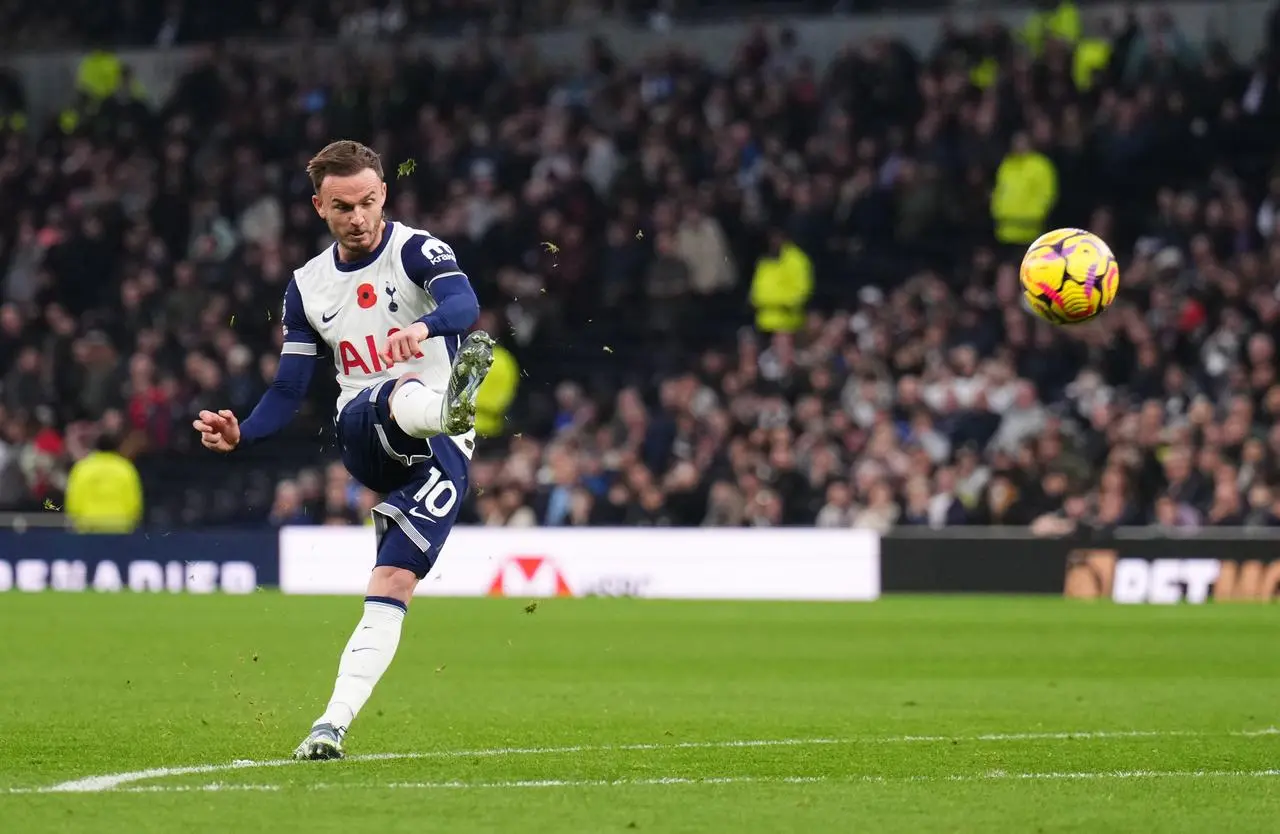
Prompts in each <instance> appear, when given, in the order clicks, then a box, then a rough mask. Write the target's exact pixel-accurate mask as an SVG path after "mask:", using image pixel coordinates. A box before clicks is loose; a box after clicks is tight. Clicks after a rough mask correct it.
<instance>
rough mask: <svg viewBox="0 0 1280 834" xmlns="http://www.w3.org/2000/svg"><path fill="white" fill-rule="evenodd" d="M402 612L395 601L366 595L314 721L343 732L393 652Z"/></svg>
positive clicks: (402, 615)
mask: <svg viewBox="0 0 1280 834" xmlns="http://www.w3.org/2000/svg"><path fill="white" fill-rule="evenodd" d="M404 614H405V608H404V606H403V605H401V604H400V603H399V602H397V601H396V600H393V599H388V598H385V597H365V601H364V616H363V617H361V618H360V622H359V623H358V624H356V630H355V631H354V632H353V633H352V634H351V639H350V640H349V641H347V647H346V648H345V649H344V650H343V651H342V659H341V660H339V661H338V680H337V681H336V682H335V683H334V685H333V697H331V698H330V699H329V706H328V707H327V708H326V709H325V711H324V715H322V716H320V718H319V719H318V720H317V721H316V723H317V724H332V725H333V726H334V727H335V728H336V729H337V730H338V732H339V734H344V733H346V731H347V728H348V727H349V726H351V722H352V721H354V720H355V717H356V716H357V715H358V714H359V713H360V709H361V708H362V707H363V706H364V704H365V701H368V700H369V696H370V695H372V694H373V687H374V686H375V685H377V683H378V679H379V678H381V677H382V674H383V672H386V671H387V667H388V666H390V665H391V658H393V657H395V655H396V646H398V645H400V626H401V625H402V624H403V623H404Z"/></svg>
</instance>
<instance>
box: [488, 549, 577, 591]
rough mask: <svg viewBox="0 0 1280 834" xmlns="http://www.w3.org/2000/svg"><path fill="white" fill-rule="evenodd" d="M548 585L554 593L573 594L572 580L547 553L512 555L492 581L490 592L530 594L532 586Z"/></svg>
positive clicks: (536, 587)
mask: <svg viewBox="0 0 1280 834" xmlns="http://www.w3.org/2000/svg"><path fill="white" fill-rule="evenodd" d="M538 588H548V589H549V590H551V593H552V595H554V596H558V597H571V596H573V591H571V590H569V583H567V582H565V580H564V575H563V574H561V573H560V569H559V568H557V567H556V563H555V562H553V561H551V560H550V559H548V558H547V557H545V556H512V557H511V558H510V559H507V560H506V561H505V562H503V563H502V565H501V567H499V568H498V573H497V575H496V576H494V577H493V582H492V583H491V584H490V585H489V596H491V597H504V596H528V595H529V592H530V590H531V589H538Z"/></svg>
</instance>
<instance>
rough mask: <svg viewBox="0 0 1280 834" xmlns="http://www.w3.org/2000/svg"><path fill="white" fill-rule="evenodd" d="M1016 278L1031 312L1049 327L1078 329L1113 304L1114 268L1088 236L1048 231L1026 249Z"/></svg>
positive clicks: (1094, 239)
mask: <svg viewBox="0 0 1280 834" xmlns="http://www.w3.org/2000/svg"><path fill="white" fill-rule="evenodd" d="M1019 278H1020V279H1021V280H1022V297H1023V300H1024V301H1025V302H1026V305H1027V308H1028V309H1029V310H1031V312H1033V313H1035V314H1036V315H1037V316H1039V317H1040V318H1042V319H1044V320H1045V321H1047V322H1050V323H1052V324H1080V323H1081V322H1086V321H1089V320H1090V319H1092V318H1094V317H1095V316H1097V315H1098V314H1099V313H1101V312H1102V311H1103V310H1105V309H1107V308H1108V307H1110V306H1111V302H1113V301H1115V300H1116V290H1117V289H1119V287H1120V267H1119V265H1118V264H1116V257H1115V255H1113V254H1111V247H1109V246H1107V244H1106V243H1105V242H1104V241H1103V240H1102V238H1100V237H1098V236H1097V235H1095V234H1093V233H1092V232H1086V231H1085V230H1084V229H1054V230H1053V231H1052V232H1047V233H1045V234H1043V235H1041V236H1040V237H1038V238H1036V242H1035V243H1033V244H1031V247H1030V248H1029V249H1027V254H1026V255H1024V256H1023V258H1022V269H1021V270H1020V271H1019Z"/></svg>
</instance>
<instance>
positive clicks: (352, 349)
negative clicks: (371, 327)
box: [338, 327, 424, 376]
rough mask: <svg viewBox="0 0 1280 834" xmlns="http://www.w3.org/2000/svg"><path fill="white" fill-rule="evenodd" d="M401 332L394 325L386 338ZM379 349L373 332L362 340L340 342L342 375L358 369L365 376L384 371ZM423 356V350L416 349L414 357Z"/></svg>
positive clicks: (339, 357) (339, 356) (348, 374)
mask: <svg viewBox="0 0 1280 834" xmlns="http://www.w3.org/2000/svg"><path fill="white" fill-rule="evenodd" d="M399 332H400V328H398V327H393V328H391V329H390V330H388V331H387V336H386V338H388V339H390V338H391V337H392V336H394V335H396V334H397V333H399ZM378 351H379V348H378V342H377V340H376V339H375V338H374V337H373V334H372V333H370V334H369V335H367V336H365V337H364V340H363V341H360V342H349V341H347V340H346V339H343V340H342V341H340V342H338V361H339V362H340V363H341V364H342V375H343V376H351V374H352V373H354V372H356V371H358V372H360V373H362V374H364V375H365V376H369V375H371V374H377V373H382V372H383V371H384V370H386V368H385V367H384V366H383V364H382V359H381V357H379V356H378ZM423 356H424V354H423V353H422V351H421V350H416V349H415V350H414V352H413V358H414V359H421V358H422V357H423Z"/></svg>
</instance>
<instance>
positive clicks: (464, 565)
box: [280, 527, 880, 601]
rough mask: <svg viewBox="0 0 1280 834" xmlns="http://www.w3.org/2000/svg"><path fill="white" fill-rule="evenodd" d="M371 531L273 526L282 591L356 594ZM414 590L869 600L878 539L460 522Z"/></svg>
mask: <svg viewBox="0 0 1280 834" xmlns="http://www.w3.org/2000/svg"><path fill="white" fill-rule="evenodd" d="M373 561H374V535H373V529H372V528H369V527H286V528H284V529H282V530H281V531H280V589H281V590H282V591H284V592H285V593H286V594H360V593H364V589H365V585H366V583H367V582H368V579H369V571H370V569H371V568H372V567H373ZM418 594H419V595H430V596H514V597H555V596H578V597H581V596H635V597H652V598H656V599H739V600H751V599H773V600H846V601H858V600H874V599H876V598H877V597H879V595H880V537H879V536H878V535H876V534H875V533H873V532H871V531H868V530H812V529H808V530H739V529H694V530H655V529H643V530H641V529H634V528H623V529H586V530H583V529H575V530H556V529H546V528H541V529H539V528H532V529H530V528H524V529H514V528H484V527H459V528H457V529H455V530H454V531H453V532H452V533H451V534H450V535H449V541H448V544H446V545H445V548H444V551H443V552H442V553H441V554H440V558H439V560H438V561H437V562H436V565H435V567H434V568H433V569H432V571H431V573H430V574H429V575H428V576H427V578H426V579H425V580H424V581H423V582H422V583H421V584H419V585H418Z"/></svg>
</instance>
